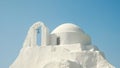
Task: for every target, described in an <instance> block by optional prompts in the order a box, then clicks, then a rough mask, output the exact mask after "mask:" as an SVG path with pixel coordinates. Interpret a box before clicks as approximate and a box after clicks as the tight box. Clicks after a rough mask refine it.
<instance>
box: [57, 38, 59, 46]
mask: <svg viewBox="0 0 120 68" xmlns="http://www.w3.org/2000/svg"><path fill="white" fill-rule="evenodd" d="M57 45H60V37H57Z"/></svg>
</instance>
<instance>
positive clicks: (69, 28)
mask: <svg viewBox="0 0 120 68" xmlns="http://www.w3.org/2000/svg"><path fill="white" fill-rule="evenodd" d="M63 32H82V33H84V32H83V31H82V30H81V29H80V28H79V27H78V26H77V25H74V24H72V23H65V24H62V25H60V26H58V27H57V28H56V29H54V30H53V31H52V34H53V33H63Z"/></svg>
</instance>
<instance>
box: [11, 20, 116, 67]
mask: <svg viewBox="0 0 120 68" xmlns="http://www.w3.org/2000/svg"><path fill="white" fill-rule="evenodd" d="M39 27H41V28H42V38H41V46H38V45H37V44H36V41H37V40H36V35H37V32H36V29H38V28H39ZM10 68H115V67H114V66H112V65H111V64H110V63H109V62H108V61H107V60H106V59H105V57H104V54H103V53H102V52H101V51H100V50H98V48H97V47H96V46H94V45H92V44H91V39H90V37H89V36H88V35H87V34H86V33H84V32H83V30H81V29H80V28H79V27H78V26H76V25H74V24H70V23H67V24H62V25H60V26H59V27H57V28H56V29H55V30H54V31H53V32H52V33H51V34H50V33H49V32H48V29H47V27H46V26H45V25H44V24H43V23H41V22H37V23H35V24H34V25H33V26H32V27H31V28H30V30H29V31H28V35H27V37H26V39H25V42H24V44H23V48H22V49H21V50H20V53H19V55H18V57H17V58H16V60H15V61H14V62H13V64H11V65H10Z"/></svg>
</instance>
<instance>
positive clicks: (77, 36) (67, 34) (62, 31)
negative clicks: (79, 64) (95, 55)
mask: <svg viewBox="0 0 120 68" xmlns="http://www.w3.org/2000/svg"><path fill="white" fill-rule="evenodd" d="M51 39H52V40H51V43H53V44H56V42H54V41H57V39H58V41H59V42H60V43H59V44H75V43H81V44H83V45H88V44H91V39H90V37H89V36H88V35H87V34H86V33H85V32H83V30H82V29H80V28H79V27H78V26H77V25H74V24H71V23H65V24H62V25H60V26H58V27H57V28H56V29H54V30H53V32H52V33H51Z"/></svg>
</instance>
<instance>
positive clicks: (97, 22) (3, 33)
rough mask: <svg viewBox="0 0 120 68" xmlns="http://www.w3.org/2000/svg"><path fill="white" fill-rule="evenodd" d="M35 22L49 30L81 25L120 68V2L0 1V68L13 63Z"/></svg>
mask: <svg viewBox="0 0 120 68" xmlns="http://www.w3.org/2000/svg"><path fill="white" fill-rule="evenodd" d="M37 21H43V22H44V23H45V24H46V25H47V26H48V27H49V29H50V31H52V30H53V29H54V28H55V27H57V26H58V25H60V24H62V23H73V24H76V25H78V26H80V28H82V29H83V30H84V31H85V32H86V33H87V34H89V35H90V36H91V38H92V43H93V45H96V46H97V47H98V48H99V49H100V50H101V51H102V52H104V53H105V56H106V58H107V60H108V61H109V62H110V63H111V64H113V65H114V66H116V68H119V67H120V62H119V61H120V53H119V52H120V1H119V0H0V54H1V55H0V68H8V67H9V65H10V64H12V63H13V61H14V60H15V59H16V57H17V55H18V54H19V51H20V49H21V48H22V44H23V42H24V39H25V37H26V34H27V31H28V29H29V27H30V26H31V25H32V24H33V23H35V22H37Z"/></svg>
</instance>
